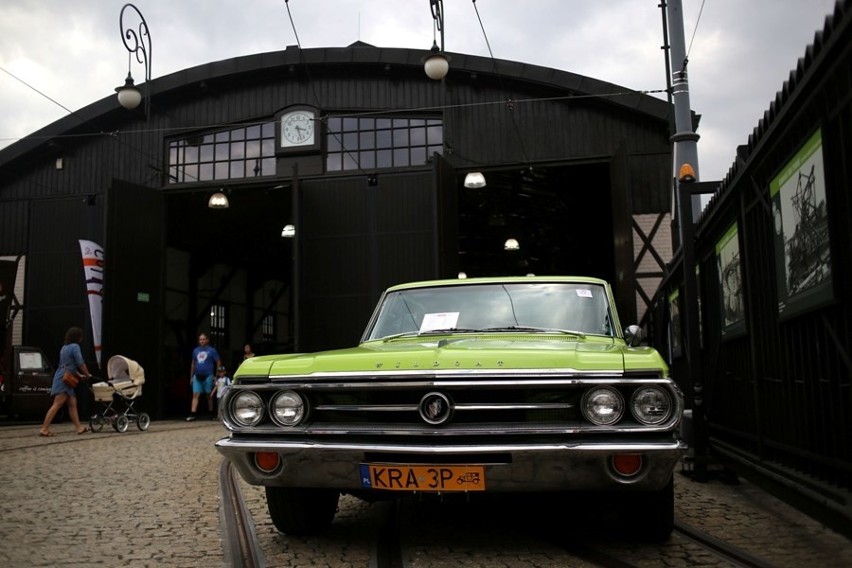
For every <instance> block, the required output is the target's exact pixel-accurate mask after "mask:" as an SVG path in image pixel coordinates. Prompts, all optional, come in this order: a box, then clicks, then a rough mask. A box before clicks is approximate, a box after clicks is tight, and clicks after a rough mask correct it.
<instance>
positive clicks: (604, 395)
mask: <svg viewBox="0 0 852 568" xmlns="http://www.w3.org/2000/svg"><path fill="white" fill-rule="evenodd" d="M581 407H582V410H583V416H585V417H586V420H588V421H589V422H591V423H592V424H597V425H599V426H602V425H609V424H615V423H616V422H618V421H619V420H621V417H622V415H624V399H623V398H621V394H620V393H619V392H618V391H617V390H615V389H613V388H610V387H595V388H593V389H592V390H590V391H588V392H587V393H586V394H585V395H583V401H582V404H581Z"/></svg>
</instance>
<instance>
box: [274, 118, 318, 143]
mask: <svg viewBox="0 0 852 568" xmlns="http://www.w3.org/2000/svg"><path fill="white" fill-rule="evenodd" d="M314 136H315V129H314V113H312V112H311V111H307V110H296V111H293V112H289V113H287V114H285V115H284V116H282V117H281V145H282V146H285V147H293V146H310V145H311V144H313V143H314Z"/></svg>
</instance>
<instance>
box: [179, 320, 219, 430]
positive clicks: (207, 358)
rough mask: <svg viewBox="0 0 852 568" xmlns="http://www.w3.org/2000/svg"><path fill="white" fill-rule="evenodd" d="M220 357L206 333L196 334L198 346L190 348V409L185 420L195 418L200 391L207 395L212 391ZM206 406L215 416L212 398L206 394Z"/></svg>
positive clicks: (190, 420)
mask: <svg viewBox="0 0 852 568" xmlns="http://www.w3.org/2000/svg"><path fill="white" fill-rule="evenodd" d="M221 363H222V362H221V358H220V357H219V352H218V351H216V348H215V347H213V346H212V345H210V338H209V337H207V334H206V333H202V334H201V335H199V336H198V347H196V348H195V349H193V350H192V365H191V366H190V367H189V384H190V385H191V386H192V411H191V413H190V415H189V416H187V417H186V421H187V422H192V421H193V420H195V416H196V412H197V411H198V399H199V398H200V397H201V393H204V394H205V395H209V394H210V393H211V392H213V380H214V379H213V377H214V376H215V375H216V369H217V368H218V367H219V365H220V364H221ZM205 398H207V406H208V407H209V408H208V410H210V415H211V417H212V418H213V419H215V418H216V416H215V415H214V414H213V399H212V398H211V397H210V396H206V397H205Z"/></svg>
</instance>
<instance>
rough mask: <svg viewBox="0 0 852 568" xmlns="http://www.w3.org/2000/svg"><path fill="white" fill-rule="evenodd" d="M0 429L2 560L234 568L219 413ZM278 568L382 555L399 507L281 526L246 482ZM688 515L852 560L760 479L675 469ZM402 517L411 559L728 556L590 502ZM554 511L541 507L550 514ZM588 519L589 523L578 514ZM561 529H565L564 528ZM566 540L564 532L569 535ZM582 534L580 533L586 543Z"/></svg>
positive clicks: (827, 561)
mask: <svg viewBox="0 0 852 568" xmlns="http://www.w3.org/2000/svg"><path fill="white" fill-rule="evenodd" d="M54 429H55V430H56V431H57V433H58V435H57V436H56V437H55V438H49V439H48V438H39V437H38V436H37V435H36V434H37V431H38V426H27V427H19V426H15V427H2V428H0V480H2V481H0V535H2V537H0V566H2V567H4V568H7V567H8V568H18V567H27V568H30V567H32V568H40V567H48V566H49V567H53V566H63V567H66V566H67V567H78V566H79V567H83V566H85V567H108V568H112V567H115V566H122V567H124V566H127V567H131V568H134V567H148V566H151V567H158V568H160V567H165V568H183V567H186V568H195V567H197V566H222V565H223V564H224V562H225V558H224V554H223V550H222V540H221V527H220V518H219V515H220V511H219V480H218V475H219V465H220V464H221V459H222V458H221V455H220V454H219V453H218V452H217V451H216V450H215V448H214V446H213V443H214V442H215V441H216V440H217V439H219V438H220V437H222V436H223V435H224V434H225V431H224V430H223V429H222V427H221V425H219V424H218V423H215V422H206V421H204V422H201V421H199V422H195V423H191V424H187V423H185V422H183V421H179V422H178V421H163V422H158V421H154V422H152V423H151V428H150V430H149V431H147V432H139V431H138V430H137V429H136V428H135V426H133V425H131V429H130V430H128V431H127V432H126V433H124V434H118V433H116V432H114V431H112V430H111V429H105V430H104V431H103V432H101V433H92V434H86V435H85V436H77V435H76V434H74V432H73V430H72V427H71V426H70V425H69V424H57V425H55V427H54ZM239 487H240V489H241V490H242V492H243V495H244V498H245V500H246V505H247V507H248V509H249V511H250V512H251V514H252V516H253V521H254V525H255V534H256V536H257V540H258V542H259V543H260V545H261V547H262V549H263V555H264V558H265V561H266V566H267V567H269V568H278V567H281V568H283V567H291V566H297V567H298V566H312V567H319V568H357V567H366V566H371V565H374V562H375V558H374V555H375V551H374V550H372V549H371V547H372V546H373V545H374V543H375V540H376V538H377V537H378V535H379V534H380V531H381V530H382V528H383V526H384V523H385V522H386V519H387V515H388V511H389V508H388V505H387V504H382V503H378V504H373V505H370V504H368V503H365V502H363V501H360V500H358V499H355V498H353V497H351V496H343V497H341V500H340V505H339V511H338V513H337V515H336V517H335V522H334V524H333V525H332V527H331V529H330V530H329V531H328V532H326V533H325V534H322V535H317V536H312V537H290V536H286V535H282V534H280V533H278V531H277V530H275V527H274V526H273V525H272V522H271V520H270V519H269V515H268V512H267V510H266V498H265V494H264V490H263V488H261V487H254V486H250V485H248V484H246V483H245V482H243V481H240V483H239ZM675 493H676V502H675V507H676V513H675V514H676V518H677V519H678V520H679V521H680V522H683V523H685V524H688V525H690V526H693V527H695V528H697V529H699V530H702V531H704V532H706V533H708V534H710V535H711V536H714V537H716V538H718V539H721V540H726V541H729V542H731V543H732V544H734V545H735V546H739V547H741V548H743V549H744V550H746V551H748V552H750V553H751V554H753V555H755V556H757V557H759V558H762V559H764V560H766V561H768V562H770V563H772V564H773V565H774V566H778V567H779V568H785V567H788V566H789V567H791V568H792V567H796V568H798V567H799V566H826V567H833V566H838V567H839V566H844V567H845V566H852V544H850V541H849V540H848V539H846V538H845V537H843V536H841V535H838V534H837V533H834V532H832V531H831V530H829V529H828V528H826V527H824V526H823V525H821V524H820V523H818V522H816V521H814V520H812V519H810V518H809V517H807V516H805V515H803V514H802V513H800V512H799V511H797V510H795V509H794V508H792V507H790V506H788V505H786V504H785V503H783V502H781V501H779V500H777V499H774V498H773V497H771V496H769V495H767V494H766V493H765V492H763V491H761V490H760V489H759V488H757V487H755V486H754V485H752V484H750V483H748V482H747V481H744V480H740V482H739V483H737V484H733V485H732V484H726V483H723V482H722V481H719V480H711V481H710V482H708V483H697V482H694V481H692V480H691V479H689V478H687V477H685V476H683V475H680V474H677V475H676V476H675ZM398 510H399V514H398V522H399V528H400V534H401V538H402V542H401V547H402V552H403V558H404V561H405V564H406V568H426V567H429V568H439V567H441V566H462V567H471V568H479V567H486V566H487V567H489V568H490V567H495V566H506V567H511V568H557V567H561V566H568V565H570V566H577V567H579V568H583V567H587V566H594V565H595V564H594V561H593V560H588V559H586V558H585V557H584V556H583V555H582V550H579V551H578V550H577V548H576V546H577V543H578V542H579V543H580V546H581V548H582V547H584V546H585V547H591V548H592V549H595V550H599V551H602V552H605V553H606V554H608V555H611V556H615V557H617V558H621V559H622V560H624V561H625V562H628V563H630V564H632V565H634V566H637V567H646V566H647V567H658V566H671V567H678V566H707V567H718V566H725V565H726V564H725V563H723V562H721V561H720V560H719V559H718V558H716V557H715V556H713V555H712V554H711V553H710V552H708V551H707V550H705V549H703V548H702V547H701V546H699V545H698V544H696V543H693V542H691V541H689V540H688V539H686V538H684V537H683V536H681V535H679V534H675V535H673V537H672V538H671V540H670V541H668V542H666V543H664V544H662V545H653V544H647V543H642V542H637V541H633V540H631V539H629V538H623V537H620V536H618V535H610V534H607V533H603V534H600V533H598V534H596V533H594V532H591V533H587V532H586V531H585V530H584V529H583V527H584V525H583V519H584V515H585V514H586V513H587V512H586V511H583V510H571V509H567V510H564V518H565V519H566V520H570V519H574V520H575V521H574V522H571V523H568V524H567V525H565V528H562V529H560V530H562V533H559V532H558V531H553V530H552V529H548V528H547V526H546V525H542V524H541V522H542V519H541V518H538V519H537V518H536V516H537V514H536V511H535V510H533V511H530V510H529V509H528V508H526V509H525V508H523V507H520V508H519V507H516V506H511V505H503V504H497V505H492V504H489V505H483V504H475V506H474V505H471V504H465V503H461V504H457V503H445V504H438V503H431V502H405V503H403V504H401V505H400V507H399V509H398ZM538 516H539V517H541V515H538ZM577 519H579V521H577ZM555 535H556V536H555ZM563 537H564V538H563ZM578 539H579V540H578Z"/></svg>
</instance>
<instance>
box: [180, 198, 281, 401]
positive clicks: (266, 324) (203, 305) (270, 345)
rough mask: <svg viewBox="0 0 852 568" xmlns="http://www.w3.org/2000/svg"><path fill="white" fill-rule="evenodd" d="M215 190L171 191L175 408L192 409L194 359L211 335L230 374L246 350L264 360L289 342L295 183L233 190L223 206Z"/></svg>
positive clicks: (212, 341) (278, 351) (212, 342)
mask: <svg viewBox="0 0 852 568" xmlns="http://www.w3.org/2000/svg"><path fill="white" fill-rule="evenodd" d="M211 194H212V191H196V192H181V193H177V192H176V193H172V194H167V196H166V199H165V212H166V231H165V232H166V254H165V262H164V264H165V270H164V285H165V298H166V301H165V309H164V318H165V321H166V329H165V333H164V335H165V338H164V343H165V345H164V357H165V358H166V362H165V365H164V366H165V368H166V373H167V375H168V377H167V379H168V381H169V385H170V394H169V397H168V398H169V400H170V408H169V410H170V411H171V412H173V413H185V412H186V411H187V409H188V408H189V400H190V393H189V390H188V373H189V368H190V357H191V353H192V350H193V348H194V347H195V346H196V344H197V337H198V334H199V333H202V332H204V333H206V334H208V336H209V337H210V339H211V344H213V346H214V347H215V348H216V349H217V351H218V352H219V354H220V356H221V358H222V362H223V363H224V364H225V366H226V368H227V369H228V372H229V373H230V374H233V372H234V371H235V370H236V368H237V366H239V364H240V362H241V361H242V353H243V346H244V345H245V344H246V343H249V344H251V345H252V347H253V350H254V353H255V354H258V355H262V354H265V353H272V352H277V353H280V352H286V351H288V346H289V345H292V337H293V329H292V317H291V311H292V310H291V307H290V306H291V298H292V288H293V286H292V284H293V271H292V254H293V248H292V247H293V239H292V238H287V236H282V232H283V229H284V226H285V225H287V224H292V223H293V219H292V212H291V209H292V193H291V189H290V186H288V185H277V186H273V187H266V188H257V187H245V188H240V187H236V188H233V187H232V188H231V189H230V192H229V195H228V201H229V207H227V208H225V209H211V208H209V207H208V199H209V197H210V195H211Z"/></svg>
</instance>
